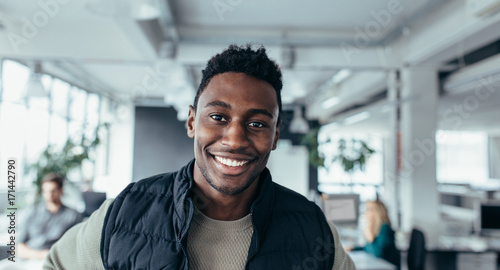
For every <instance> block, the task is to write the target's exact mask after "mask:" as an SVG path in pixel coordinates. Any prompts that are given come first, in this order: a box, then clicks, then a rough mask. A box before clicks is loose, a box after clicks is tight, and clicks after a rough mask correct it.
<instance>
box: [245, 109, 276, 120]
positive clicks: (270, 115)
mask: <svg viewBox="0 0 500 270" xmlns="http://www.w3.org/2000/svg"><path fill="white" fill-rule="evenodd" d="M250 112H251V113H252V114H263V115H265V116H268V117H269V118H271V119H272V118H273V117H274V116H273V114H272V113H270V112H269V111H268V110H264V109H251V110H250Z"/></svg>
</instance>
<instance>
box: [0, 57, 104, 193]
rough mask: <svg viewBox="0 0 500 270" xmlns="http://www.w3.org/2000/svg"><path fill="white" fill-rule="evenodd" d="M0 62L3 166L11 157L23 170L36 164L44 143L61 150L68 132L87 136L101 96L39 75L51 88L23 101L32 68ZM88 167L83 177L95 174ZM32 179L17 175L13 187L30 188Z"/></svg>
mask: <svg viewBox="0 0 500 270" xmlns="http://www.w3.org/2000/svg"><path fill="white" fill-rule="evenodd" d="M1 64H2V74H0V76H2V78H3V80H0V82H2V83H3V85H2V87H0V89H1V91H0V130H2V132H0V149H2V150H1V151H0V161H1V162H2V163H1V164H6V163H7V160H8V159H9V158H16V159H17V163H18V167H17V172H18V174H22V173H23V172H24V171H25V170H24V169H25V168H26V166H27V164H31V163H33V162H36V161H37V159H38V158H39V157H40V154H41V153H42V151H43V150H45V149H46V148H47V146H48V145H54V146H55V148H56V149H58V148H61V147H62V146H63V145H64V143H65V142H66V140H67V139H68V137H69V136H72V137H75V138H78V137H77V136H79V137H81V135H82V133H83V132H85V133H86V134H87V135H89V134H90V133H91V132H93V131H94V130H95V128H96V127H97V126H98V124H99V108H100V102H101V98H100V96H99V95H97V94H92V93H88V92H87V91H85V90H83V89H80V88H78V87H75V86H71V85H70V84H68V83H67V82H64V81H62V80H60V79H57V78H54V77H52V76H50V75H47V74H42V75H41V81H42V84H43V86H44V87H45V88H46V89H47V90H48V91H49V93H50V95H49V97H48V98H31V99H27V98H26V97H25V93H24V92H23V91H24V85H25V84H26V82H27V81H28V78H29V76H30V74H31V71H30V69H29V68H28V67H26V66H24V65H22V64H20V63H17V62H15V61H11V60H4V61H2V63H1ZM92 135H93V134H92ZM90 139H93V138H90ZM85 167H87V168H88V167H89V166H88V165H85ZM90 167H91V169H86V170H85V171H86V172H85V177H93V176H92V174H91V173H92V172H93V169H92V166H90ZM89 172H90V173H89ZM34 177H35V175H34V174H33V173H31V174H27V175H24V176H20V177H19V178H18V179H19V180H18V181H17V182H16V186H17V188H29V187H31V183H32V181H33V180H34ZM78 180H80V179H78ZM5 188H6V186H3V187H0V189H5Z"/></svg>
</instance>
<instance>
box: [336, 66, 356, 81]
mask: <svg viewBox="0 0 500 270" xmlns="http://www.w3.org/2000/svg"><path fill="white" fill-rule="evenodd" d="M351 73H352V72H351V70H350V69H347V68H344V69H341V70H339V72H337V73H335V75H333V77H332V82H333V83H335V84H338V83H341V82H343V81H344V80H345V79H347V77H349V76H351Z"/></svg>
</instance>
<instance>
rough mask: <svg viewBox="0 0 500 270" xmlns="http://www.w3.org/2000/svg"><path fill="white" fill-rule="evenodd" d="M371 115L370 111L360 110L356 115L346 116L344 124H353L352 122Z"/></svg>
mask: <svg viewBox="0 0 500 270" xmlns="http://www.w3.org/2000/svg"><path fill="white" fill-rule="evenodd" d="M370 115H371V113H370V112H360V113H358V114H355V115H352V116H349V117H347V118H345V119H344V124H345V125H351V124H354V123H357V122H359V121H363V120H365V119H368V118H370Z"/></svg>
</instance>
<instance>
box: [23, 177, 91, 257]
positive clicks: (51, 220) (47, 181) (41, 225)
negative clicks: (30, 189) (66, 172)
mask: <svg viewBox="0 0 500 270" xmlns="http://www.w3.org/2000/svg"><path fill="white" fill-rule="evenodd" d="M63 181H64V178H63V176H62V175H60V174H57V173H49V174H47V175H45V176H44V177H43V179H42V181H41V185H42V197H43V202H42V203H40V204H38V205H35V206H34V207H33V209H32V211H31V212H30V213H28V215H27V217H26V222H25V223H24V224H23V225H22V227H21V229H22V232H21V237H20V244H19V256H20V257H21V258H24V259H40V260H43V259H44V258H45V256H46V255H47V254H48V253H49V249H50V247H51V246H52V245H53V244H54V243H55V242H57V240H59V238H61V236H62V235H63V234H64V233H65V232H66V231H67V230H68V229H69V228H71V227H72V226H73V225H75V224H77V223H79V222H81V221H82V215H81V214H80V213H78V212H77V211H75V210H73V209H71V208H68V207H66V206H65V205H63V204H62V202H61V196H62V194H63Z"/></svg>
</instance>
